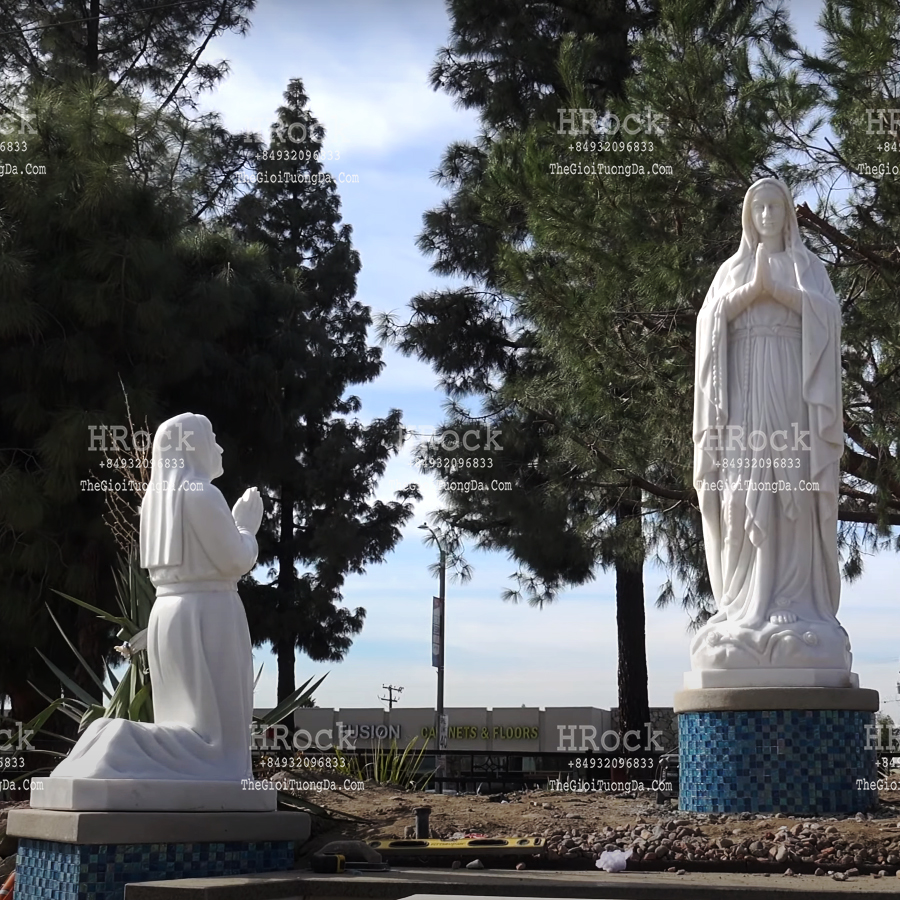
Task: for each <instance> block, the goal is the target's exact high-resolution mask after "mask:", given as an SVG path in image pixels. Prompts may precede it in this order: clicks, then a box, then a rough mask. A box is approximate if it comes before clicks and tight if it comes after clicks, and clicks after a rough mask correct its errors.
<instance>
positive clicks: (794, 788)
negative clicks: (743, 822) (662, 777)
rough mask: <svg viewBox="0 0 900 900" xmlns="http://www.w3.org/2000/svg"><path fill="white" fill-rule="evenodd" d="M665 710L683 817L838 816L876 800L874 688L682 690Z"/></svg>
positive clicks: (875, 699) (877, 702)
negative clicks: (672, 717) (669, 712)
mask: <svg viewBox="0 0 900 900" xmlns="http://www.w3.org/2000/svg"><path fill="white" fill-rule="evenodd" d="M674 706H675V712H676V713H677V715H678V758H679V808H680V809H682V810H684V811H685V812H700V813H745V812H746V813H779V812H783V813H786V814H788V815H795V816H796V815H801V816H813V815H839V814H845V813H857V812H865V811H866V810H868V809H871V808H872V807H873V806H874V805H875V804H876V802H877V800H878V792H877V790H876V789H875V780H876V779H877V777H878V776H877V771H876V746H877V737H876V731H875V713H876V712H877V711H878V709H879V700H878V692H877V691H872V690H864V689H860V688H849V687H835V688H830V687H796V688H795V687H772V688H766V687H739V688H726V689H707V690H685V691H681V692H679V693H677V694H676V695H675V704H674Z"/></svg>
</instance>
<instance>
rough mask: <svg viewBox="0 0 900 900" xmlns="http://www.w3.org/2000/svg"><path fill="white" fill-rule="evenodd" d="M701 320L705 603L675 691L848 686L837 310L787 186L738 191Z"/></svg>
mask: <svg viewBox="0 0 900 900" xmlns="http://www.w3.org/2000/svg"><path fill="white" fill-rule="evenodd" d="M742 226H743V235H742V237H741V244H740V247H739V248H738V251H737V253H735V255H734V256H732V257H731V258H730V259H729V260H727V261H726V262H725V263H724V264H723V265H722V267H721V268H720V269H719V271H718V273H717V274H716V277H715V279H714V281H713V283H712V286H711V287H710V289H709V292H708V293H707V295H706V299H705V301H704V303H703V307H702V309H701V311H700V314H699V317H698V321H697V353H696V373H695V374H696V381H695V392H694V432H693V435H694V483H695V486H696V488H697V493H698V497H699V502H700V511H701V513H702V516H703V537H704V542H705V547H706V559H707V565H708V568H709V576H710V581H711V583H712V590H713V595H714V597H715V601H716V607H717V612H716V613H715V615H713V617H712V618H711V619H710V620H709V621H708V622H707V623H706V624H705V626H704V627H703V628H702V629H701V630H700V631H699V632H698V633H697V634H696V635H695V637H694V639H693V641H692V644H691V669H692V671H691V672H689V673H687V675H686V676H685V687H687V688H705V687H709V688H715V687H760V686H773V687H779V686H784V687H790V686H804V687H815V686H819V687H856V686H857V685H858V679H857V678H856V676H855V675H852V674H851V672H850V667H851V654H850V641H849V638H848V636H847V632H846V631H845V630H844V629H843V628H842V627H841V625H840V624H839V623H838V620H837V618H836V614H837V611H838V603H839V600H840V591H841V583H840V573H839V568H838V553H837V511H838V478H839V465H840V458H841V453H842V451H843V446H844V436H843V424H842V407H841V360H840V337H841V312H840V306H839V305H838V302H837V299H836V297H835V294H834V291H833V289H832V287H831V283H830V282H829V280H828V275H827V274H826V272H825V267H824V266H823V265H822V263H821V261H820V260H819V259H818V258H817V257H816V256H815V255H814V254H812V253H811V252H810V251H809V250H807V249H806V247H805V246H804V245H803V242H802V241H801V239H800V232H799V229H798V227H797V218H796V214H795V212H794V204H793V200H792V198H791V194H790V192H789V190H788V188H787V187H786V186H785V185H784V184H783V183H782V182H781V181H778V180H776V179H774V178H764V179H762V180H761V181H757V182H756V183H755V184H754V185H752V187H751V188H750V189H749V190H748V191H747V194H746V196H745V198H744V206H743V214H742Z"/></svg>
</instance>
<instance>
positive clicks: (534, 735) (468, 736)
mask: <svg viewBox="0 0 900 900" xmlns="http://www.w3.org/2000/svg"><path fill="white" fill-rule="evenodd" d="M539 735H540V730H539V728H538V726H537V725H495V726H494V727H493V728H488V727H487V726H486V725H454V726H452V727H450V728H448V729H447V736H448V737H449V739H450V740H451V741H453V740H457V741H477V740H482V741H487V740H490V739H493V740H495V741H536V740H537V739H538V737H539ZM422 737H423V738H433V737H434V728H429V727H428V726H427V725H426V726H425V727H424V728H423V729H422Z"/></svg>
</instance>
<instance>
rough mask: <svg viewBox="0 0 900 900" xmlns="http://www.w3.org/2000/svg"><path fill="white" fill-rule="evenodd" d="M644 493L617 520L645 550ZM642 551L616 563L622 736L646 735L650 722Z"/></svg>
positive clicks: (624, 505)
mask: <svg viewBox="0 0 900 900" xmlns="http://www.w3.org/2000/svg"><path fill="white" fill-rule="evenodd" d="M640 514H641V502H640V493H639V492H638V495H637V499H634V498H633V497H630V498H626V499H623V500H622V501H620V502H619V504H618V506H617V507H616V521H617V523H618V524H619V525H620V526H621V527H623V528H626V529H627V530H628V532H629V534H628V537H629V538H630V539H631V540H633V541H635V542H636V544H637V546H638V547H639V548H640V549H642V548H643V546H644V541H643V536H642V534H641V530H640V529H641V517H640ZM637 559H641V560H642V559H643V553H642V552H639V553H638V554H636V555H635V556H634V557H632V556H631V554H629V555H628V556H627V557H626V558H623V559H619V560H617V561H616V627H617V630H618V638H619V733H620V734H624V733H625V732H626V731H630V730H632V729H636V730H638V731H640V732H641V734H642V735H643V734H644V729H645V728H646V725H645V723H647V722H649V721H650V701H649V698H648V693H647V635H646V620H645V615H644V565H643V562H642V561H641V562H637V561H636V560H637Z"/></svg>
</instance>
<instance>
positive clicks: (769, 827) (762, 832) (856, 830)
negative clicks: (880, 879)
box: [303, 784, 900, 873]
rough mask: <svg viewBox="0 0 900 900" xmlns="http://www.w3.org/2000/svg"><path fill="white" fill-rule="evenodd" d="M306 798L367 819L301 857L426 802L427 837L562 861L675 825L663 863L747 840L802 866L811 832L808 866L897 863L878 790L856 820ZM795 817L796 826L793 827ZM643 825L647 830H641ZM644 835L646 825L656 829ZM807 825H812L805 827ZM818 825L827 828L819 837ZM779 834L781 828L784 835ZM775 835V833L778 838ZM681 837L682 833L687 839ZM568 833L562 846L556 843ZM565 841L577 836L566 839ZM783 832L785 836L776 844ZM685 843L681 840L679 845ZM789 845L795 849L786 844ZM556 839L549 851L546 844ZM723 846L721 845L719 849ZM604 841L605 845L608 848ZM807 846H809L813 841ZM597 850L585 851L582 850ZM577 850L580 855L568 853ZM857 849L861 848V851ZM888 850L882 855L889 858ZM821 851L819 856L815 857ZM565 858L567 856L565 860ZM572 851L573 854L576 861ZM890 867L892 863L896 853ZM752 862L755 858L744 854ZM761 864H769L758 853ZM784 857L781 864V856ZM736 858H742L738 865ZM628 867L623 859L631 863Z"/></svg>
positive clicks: (602, 800)
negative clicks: (527, 845)
mask: <svg viewBox="0 0 900 900" xmlns="http://www.w3.org/2000/svg"><path fill="white" fill-rule="evenodd" d="M306 796H308V799H309V800H311V801H312V802H314V803H318V804H321V805H322V806H325V807H327V808H328V809H329V810H331V811H332V812H333V813H334V814H337V815H345V814H347V815H352V816H356V817H360V818H362V819H365V820H366V821H365V822H360V823H344V822H342V823H339V824H336V823H331V824H328V823H325V822H322V821H319V822H316V824H315V827H314V834H313V839H312V841H311V842H310V843H309V844H308V845H307V846H305V847H304V854H303V855H304V856H306V855H308V854H309V853H312V852H313V851H314V850H316V849H318V848H319V847H321V846H322V845H323V844H324V843H326V842H327V841H330V840H336V839H339V838H345V839H346V838H352V839H358V840H365V841H371V840H375V839H379V838H380V839H400V838H404V837H413V836H414V832H413V830H412V829H413V826H414V823H415V814H414V809H415V808H416V807H419V806H427V807H430V808H431V814H430V824H431V837H432V838H440V839H444V840H447V839H454V838H456V839H458V838H462V837H463V836H468V835H473V834H474V835H484V836H485V837H489V838H498V837H506V838H509V837H542V838H545V840H546V843H547V845H548V848H551V849H550V854H549V855H550V859H554V858H556V859H559V861H560V862H566V861H570V860H571V861H572V862H573V863H574V862H583V861H584V860H583V857H585V856H588V857H589V858H590V859H591V865H593V859H595V858H596V857H597V855H599V852H601V851H602V849H603V848H602V847H599V845H600V844H606V842H615V841H618V846H619V847H621V848H627V847H630V846H633V844H634V840H635V839H638V838H640V836H641V832H642V831H643V834H644V836H645V837H646V838H647V839H648V841H649V840H653V839H656V838H658V836H659V834H660V830H661V831H662V832H665V833H668V834H669V837H672V834H673V829H677V833H678V839H679V840H676V841H675V844H676V846H674V847H673V848H671V849H672V851H678V850H682V851H684V852H683V853H678V854H677V855H675V854H674V852H671V853H670V854H669V858H668V863H669V864H670V865H671V864H672V862H673V858H674V860H677V861H679V862H678V863H677V864H679V865H680V864H682V863H681V862H680V860H684V863H683V864H684V865H685V866H687V868H693V867H695V866H691V865H690V863H696V862H698V861H700V862H703V861H714V862H721V863H722V864H725V863H726V862H731V863H732V864H738V863H739V861H738V860H737V859H735V857H734V851H735V850H736V849H737V848H738V846H739V845H744V846H749V845H751V844H753V842H759V843H760V844H761V845H762V847H757V848H756V852H755V856H757V857H758V856H759V855H760V854H759V851H760V850H762V849H765V850H766V851H768V850H769V849H771V848H777V847H778V846H779V844H778V841H779V840H780V841H781V842H782V843H785V845H786V847H787V846H790V847H791V848H792V849H791V852H790V855H788V856H787V860H786V861H785V864H786V865H787V864H790V863H791V860H793V859H796V860H797V865H795V868H800V869H802V868H803V865H802V864H801V863H800V858H801V852H807V853H808V851H801V849H800V843H801V841H802V840H804V839H806V838H807V835H809V834H815V835H816V836H818V839H819V849H818V850H817V851H816V852H815V856H816V857H817V860H818V862H812V861H811V860H809V857H808V856H807V857H805V858H806V860H807V863H806V865H807V868H808V867H809V866H813V867H815V866H816V865H820V864H821V865H824V864H825V863H824V862H822V860H826V859H827V860H830V861H833V862H834V864H835V866H836V867H837V868H840V862H841V859H843V867H844V868H847V867H848V866H852V865H853V862H854V861H853V860H850V859H848V858H847V855H846V854H847V850H846V849H845V848H847V847H849V850H850V853H851V854H852V855H853V856H855V861H856V863H857V864H859V865H860V866H862V867H863V868H865V865H864V863H865V864H871V865H872V866H876V865H884V866H885V868H886V870H887V871H888V872H890V873H892V872H893V870H894V869H896V868H898V865H900V853H898V854H897V855H896V857H895V853H894V851H897V850H900V793H893V794H891V793H885V794H883V795H882V796H881V798H880V800H881V802H880V804H879V807H878V809H877V810H876V812H875V813H874V814H873V817H872V818H866V817H859V816H856V817H854V816H849V817H844V816H837V817H831V816H820V817H809V816H802V817H792V816H785V815H781V814H779V815H778V816H772V815H767V816H764V817H763V816H761V817H759V818H757V817H755V816H753V817H749V816H747V814H745V817H742V816H740V815H727V816H725V815H722V816H718V815H710V816H704V815H699V814H690V813H681V812H679V811H678V810H677V809H675V808H674V805H662V804H661V805H657V804H656V802H655V795H654V794H650V793H647V794H644V795H640V794H639V795H637V796H634V797H632V798H627V797H621V796H619V797H614V796H610V795H602V794H592V795H581V796H578V795H571V794H564V793H560V792H554V791H547V790H536V791H529V792H508V793H506V794H505V795H503V797H505V799H506V801H507V802H502V800H500V799H499V797H498V796H496V795H495V796H478V795H471V794H468V795H461V796H456V795H452V794H443V795H441V794H432V793H412V792H403V791H398V790H397V789H396V788H391V787H379V786H372V785H369V784H367V785H366V786H365V788H363V789H362V790H357V791H353V792H350V791H341V790H335V791H323V792H321V793H318V794H315V793H310V794H308V795H306ZM801 823H802V824H801ZM641 826H646V828H642V827H641ZM792 828H793V829H795V832H794V833H795V834H796V835H797V836H796V837H793V836H791V832H790V829H792ZM654 829H656V830H655V831H653V833H652V836H651V834H650V833H649V832H650V831H651V830H654ZM811 829H818V830H817V831H812V830H811ZM826 829H830V831H829V833H828V834H827V838H829V839H830V841H823V837H826V835H825V832H826ZM786 831H787V834H784V832H786ZM779 832H781V833H782V835H779ZM685 835H689V837H685ZM567 838H568V839H569V840H568V841H567V842H566V844H568V845H569V847H571V849H567V846H566V844H563V841H564V840H566V839H567ZM572 838H575V839H576V841H575V842H574V843H573V842H572V841H571V839H572ZM784 838H786V839H787V840H784ZM682 840H684V846H682V844H681V841H682ZM829 842H831V843H836V844H837V845H838V848H839V849H837V850H832V851H830V852H833V853H834V855H833V856H828V855H827V854H828V853H829V851H828V849H827V847H825V849H822V847H823V844H825V843H829ZM795 843H796V844H797V847H796V850H795V849H794V848H793V845H794V844H795ZM554 844H555V845H556V847H557V850H556V852H554V850H553V849H552V848H553V846H554ZM720 844H724V845H725V849H723V848H722V847H720ZM611 846H612V843H609V844H608V845H606V848H607V849H609V847H611ZM814 846H815V844H814ZM589 847H593V849H594V850H595V851H596V852H594V853H589V850H588V848H589ZM579 848H580V852H576V850H578V849H579ZM651 848H652V845H651ZM860 850H862V854H860ZM889 854H890V855H889ZM820 855H821V859H818V858H819V857H820ZM567 857H568V858H569V860H567V859H566V858H567ZM575 857H578V858H577V859H576V858H575ZM895 858H896V859H897V860H898V864H894V859H895ZM750 862H752V863H754V864H755V863H756V860H753V859H751V860H750ZM764 862H766V863H768V862H773V863H774V862H775V858H774V853H773V854H772V858H771V859H769V858H765V860H764ZM779 862H782V860H779ZM741 864H743V863H741ZM663 865H665V863H663V861H662V859H659V860H658V861H656V864H655V865H654V866H653V867H654V868H656V867H660V866H663ZM631 866H632V864H631V863H630V864H629V868H631Z"/></svg>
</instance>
